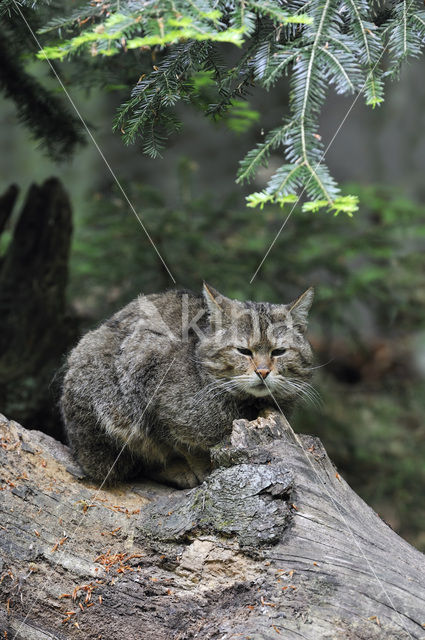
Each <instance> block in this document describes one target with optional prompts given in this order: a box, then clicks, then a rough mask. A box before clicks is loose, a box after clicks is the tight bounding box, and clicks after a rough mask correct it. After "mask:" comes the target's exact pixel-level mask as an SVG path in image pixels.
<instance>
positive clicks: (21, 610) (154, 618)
mask: <svg viewBox="0 0 425 640" xmlns="http://www.w3.org/2000/svg"><path fill="white" fill-rule="evenodd" d="M0 436H1V440H0V442H1V448H0V462H1V472H0V473H1V485H2V486H1V492H0V496H1V506H0V522H1V525H0V549H1V560H0V598H1V606H0V629H1V637H3V636H4V637H5V638H8V639H9V640H10V639H11V638H12V639H14V640H48V639H49V640H52V639H53V638H56V639H57V640H68V639H69V640H71V639H74V638H87V639H89V640H91V639H93V640H95V639H96V640H112V639H115V638H117V639H118V638H123V639H125V640H170V639H173V640H189V639H195V638H202V640H231V639H232V640H233V639H235V640H236V639H241V640H245V639H246V640H248V639H250V640H266V639H267V640H281V639H282V640H283V639H290V640H292V639H293V640H297V639H299V638H302V639H308V640H325V639H326V640H354V639H358V640H374V639H394V640H408V639H409V638H415V639H423V638H425V628H424V626H425V585H424V575H425V557H424V556H423V555H422V554H421V553H420V552H419V551H417V550H416V549H414V548H413V547H412V546H410V545H409V544H408V543H407V542H405V541H404V540H402V539H401V538H400V537H399V536H398V535H397V534H396V533H394V531H392V530H391V529H390V527H388V526H387V525H386V524H385V523H384V522H383V521H382V520H380V518H379V517H378V516H377V515H376V514H375V513H374V512H373V511H372V509H370V508H369V507H368V506H367V505H366V504H365V503H364V502H363V501H362V500H361V499H360V498H359V497H358V496H357V495H356V494H355V493H354V492H353V491H352V490H351V489H350V487H349V486H348V485H347V483H346V482H345V481H344V480H343V478H342V477H341V476H340V475H339V474H338V473H337V471H336V469H335V467H334V466H333V464H332V462H331V461H330V460H329V458H328V456H327V454H326V451H325V450H324V448H323V446H322V445H321V443H320V441H319V440H318V439H317V438H313V437H311V436H304V435H300V436H297V435H295V434H294V432H293V431H292V429H291V427H290V425H289V424H288V423H287V422H286V420H285V419H284V418H283V417H282V416H281V415H279V414H277V413H273V412H271V413H268V414H267V415H264V416H262V417H259V418H258V419H257V420H254V421H252V422H248V421H246V420H237V421H235V422H234V424H233V430H232V433H231V435H230V437H229V438H228V440H227V441H225V442H223V443H221V444H220V445H217V447H215V448H214V450H213V452H212V455H213V460H214V464H215V467H216V468H215V470H214V471H213V473H212V474H211V475H210V476H209V478H207V480H206V481H205V482H204V483H203V484H202V485H200V486H199V487H196V488H195V489H191V490H177V489H172V488H169V487H166V486H162V485H159V484H156V483H154V482H151V481H148V480H146V481H142V480H141V481H140V482H137V483H136V484H132V485H129V484H127V485H124V484H123V485H122V486H119V487H117V488H115V489H113V490H109V489H108V490H104V489H98V488H96V487H95V486H94V485H91V484H90V483H87V482H85V481H82V480H81V478H79V477H78V476H79V475H80V474H79V469H78V467H77V466H76V465H75V463H74V462H73V461H72V459H71V456H70V453H69V450H68V448H67V447H66V446H65V445H63V444H61V443H59V442H56V441H55V440H53V439H52V438H51V437H50V436H47V435H45V434H43V433H40V432H36V431H27V430H26V429H24V428H23V427H21V426H20V425H18V424H17V423H16V422H13V421H8V420H7V419H6V418H4V417H2V418H1V419H0Z"/></svg>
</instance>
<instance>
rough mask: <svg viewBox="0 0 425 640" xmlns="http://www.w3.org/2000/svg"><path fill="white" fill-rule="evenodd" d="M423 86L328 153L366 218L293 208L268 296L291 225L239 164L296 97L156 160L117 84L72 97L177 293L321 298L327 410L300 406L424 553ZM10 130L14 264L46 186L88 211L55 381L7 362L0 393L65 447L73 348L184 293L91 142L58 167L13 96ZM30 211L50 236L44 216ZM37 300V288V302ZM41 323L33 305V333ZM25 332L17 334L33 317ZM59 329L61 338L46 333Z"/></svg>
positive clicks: (77, 223)
mask: <svg viewBox="0 0 425 640" xmlns="http://www.w3.org/2000/svg"><path fill="white" fill-rule="evenodd" d="M229 47H230V45H229ZM65 69H66V67H65ZM68 72H69V73H70V74H71V68H69V69H68ZM31 73H32V74H33V75H34V76H35V77H36V78H37V79H38V80H39V81H40V82H41V83H42V84H43V85H44V86H46V87H48V88H49V89H50V90H52V91H53V92H54V93H57V95H58V96H60V95H61V93H62V92H61V89H60V87H59V85H58V83H57V81H56V79H55V78H54V77H53V76H52V75H51V74H50V73H49V68H48V65H47V63H45V62H42V61H40V62H34V63H32V64H31ZM422 80H423V62H422V61H416V62H413V63H410V65H408V66H405V67H404V69H403V71H402V74H401V78H400V81H399V82H398V83H394V84H392V85H390V86H389V87H388V92H387V97H386V100H385V102H384V104H383V105H382V106H381V107H380V108H379V109H375V110H371V109H368V108H366V107H365V106H364V105H363V103H362V101H360V100H359V101H358V103H356V105H355V107H354V108H353V110H352V111H351V113H350V115H349V117H348V119H347V120H346V122H345V123H344V125H343V127H342V129H341V131H340V132H339V134H338V136H337V137H336V139H335V141H334V143H333V145H332V147H331V149H330V150H329V152H328V154H327V162H328V164H329V166H330V168H331V171H332V173H333V175H334V176H335V177H336V179H337V180H339V181H340V182H341V183H342V184H344V185H346V188H347V191H348V189H349V191H350V193H355V194H358V196H359V198H360V210H359V211H358V212H357V213H356V214H355V216H354V217H353V218H348V217H347V216H345V215H343V214H342V215H340V216H338V217H336V218H335V217H333V216H332V215H331V214H330V213H327V212H325V211H323V210H322V211H321V212H319V213H303V212H301V211H300V210H296V211H294V213H293V215H292V216H291V217H290V219H289V220H288V222H287V224H286V225H285V227H284V228H283V230H282V232H281V233H280V235H279V238H278V240H277V242H276V244H275V245H274V246H273V248H272V250H271V251H270V254H269V255H268V257H267V259H266V260H265V262H264V264H263V265H262V267H261V269H260V270H259V272H258V274H257V275H256V277H255V279H254V280H253V282H252V283H250V280H251V278H252V276H253V274H254V272H255V271H256V269H257V267H258V265H259V264H260V262H261V260H262V258H263V257H264V254H265V252H266V251H267V249H268V248H269V246H270V244H271V242H272V240H273V238H274V237H275V235H276V233H277V231H278V230H279V228H280V227H281V225H282V222H283V221H284V219H285V217H286V215H287V212H286V211H282V209H280V208H278V207H275V208H274V207H270V206H269V207H265V208H264V209H263V210H252V209H247V208H246V207H245V202H244V196H245V195H246V193H248V190H247V189H244V188H241V187H238V186H236V185H235V174H236V170H237V165H238V161H239V159H240V158H241V157H242V156H243V155H244V154H245V153H246V151H247V150H249V149H250V148H252V147H253V146H254V144H255V143H256V142H258V141H261V139H262V135H263V134H262V131H263V130H264V129H267V128H269V127H271V126H274V125H275V123H276V122H277V121H279V120H280V118H281V117H282V111H284V110H285V108H286V105H287V104H288V87H287V86H286V85H285V83H282V84H281V85H279V86H278V87H277V88H276V90H275V91H274V92H273V93H271V94H266V93H264V91H262V92H259V91H256V90H255V89H253V90H252V93H251V96H250V97H249V99H250V109H249V110H246V108H241V109H240V110H238V109H237V108H235V109H233V111H232V112H231V113H230V115H229V116H228V117H227V118H225V119H224V120H223V121H221V122H220V123H214V122H212V121H210V120H207V119H206V118H204V117H203V116H201V115H199V114H197V113H196V112H195V111H194V110H193V109H192V108H191V107H190V106H184V107H181V114H180V115H181V117H182V119H183V122H184V128H183V131H182V133H181V134H180V135H178V136H177V135H176V136H174V137H173V138H172V140H171V143H170V145H169V146H168V148H167V150H166V152H165V153H164V158H163V159H157V160H152V159H149V158H147V157H145V156H143V155H142V154H141V153H140V149H139V148H138V147H137V146H134V147H125V146H124V145H123V143H122V140H121V138H120V135H119V134H118V133H115V134H114V133H112V127H111V121H112V117H113V115H114V112H115V110H116V107H117V106H118V104H119V103H120V100H122V94H121V95H120V92H119V87H116V86H106V87H102V88H90V87H89V86H87V88H84V87H80V88H75V87H73V88H72V89H71V90H70V92H71V95H72V98H73V100H74V102H75V104H76V105H77V107H78V109H79V110H80V112H81V115H82V117H83V118H84V120H85V121H86V122H87V123H88V124H89V127H90V128H91V130H92V132H93V135H94V137H95V139H96V142H97V143H98V145H99V147H100V149H101V150H102V152H103V154H104V155H105V157H106V159H107V161H108V162H109V163H110V165H111V167H112V169H113V171H114V172H115V174H116V176H117V178H118V180H119V181H120V183H121V184H122V186H123V188H124V190H125V192H126V193H127V195H128V198H129V199H130V201H131V202H132V204H133V205H134V208H135V210H136V211H137V212H138V214H139V215H140V217H141V219H142V220H143V223H144V224H145V226H146V227H147V229H148V230H149V233H150V234H151V236H152V238H153V240H154V242H155V243H156V245H157V246H158V248H159V250H160V252H161V254H162V255H163V257H164V259H165V261H166V263H167V265H168V266H169V268H170V270H171V271H172V273H173V275H174V277H175V279H176V281H177V286H179V287H187V288H191V289H194V290H199V289H200V287H201V285H202V280H203V279H205V280H207V281H208V282H210V283H211V284H212V285H213V286H214V287H217V288H218V289H219V290H221V291H222V292H223V293H225V294H226V295H228V296H233V297H237V298H240V299H254V300H268V301H271V302H288V301H290V300H291V299H292V298H293V297H295V296H296V295H297V294H299V293H301V292H302V291H303V290H304V289H306V288H307V287H308V286H310V285H313V286H314V287H315V288H316V301H315V304H314V306H313V309H312V313H311V327H310V337H311V342H312V344H313V346H314V348H315V351H316V354H317V366H318V368H317V372H316V376H315V382H314V385H315V387H316V388H317V390H318V391H319V393H320V395H321V398H322V402H321V404H320V406H309V405H304V406H301V407H300V408H299V409H298V412H297V414H296V417H295V420H294V425H293V426H294V427H295V428H296V430H298V431H300V432H304V433H311V434H315V435H318V436H319V437H320V438H321V439H322V441H323V443H324V445H325V447H326V449H327V451H328V453H329V455H330V456H331V458H332V459H333V461H334V462H335V464H336V465H337V467H338V469H339V470H340V472H341V473H342V474H343V475H344V477H345V478H346V479H347V481H348V482H349V483H350V484H351V486H352V487H353V488H354V490H355V491H357V492H358V493H359V494H360V495H361V496H362V497H363V498H364V499H365V500H366V501H367V502H368V503H369V504H370V505H371V506H372V507H373V508H374V509H375V510H376V511H377V512H378V513H379V514H380V515H381V516H382V517H383V518H384V519H385V520H386V521H387V522H388V523H389V524H390V525H391V526H392V527H393V528H394V529H396V530H397V531H398V532H399V533H400V534H401V535H402V536H403V537H405V538H406V539H408V540H409V541H410V542H411V543H412V544H414V545H416V546H417V547H418V548H419V549H421V550H424V551H425V502H424V501H425V498H424V486H425V463H424V460H425V325H424V319H425V251H424V250H425V182H424V179H423V175H424V169H425V133H424V132H425V108H424V107H425V84H424V83H423V81H422ZM86 84H87V85H89V84H90V83H89V82H87V83H86ZM64 99H65V98H64ZM351 102H352V101H351V100H349V99H345V98H341V97H338V96H335V95H334V94H331V95H330V96H329V99H328V101H327V103H326V107H325V109H324V112H323V113H322V116H321V132H322V136H323V138H324V139H325V140H330V139H331V137H332V136H333V134H334V133H335V130H336V128H337V126H338V124H339V123H340V122H341V120H342V118H343V117H344V115H345V113H346V112H347V109H348V108H349V106H350V104H351ZM0 118H1V122H2V127H1V129H0V141H1V148H2V153H1V155H0V193H6V191H7V190H8V189H9V187H10V185H12V184H16V185H17V186H18V188H19V195H18V196H17V200H16V203H15V205H14V207H13V214H12V215H11V217H10V218H9V219H8V221H7V223H6V224H5V229H4V231H3V233H2V235H1V244H0V260H2V261H3V262H5V260H6V256H7V252H8V249H9V248H10V246H11V240H12V238H13V234H14V233H16V222H17V219H18V214H19V211H20V210H21V208H22V206H23V204H24V201H25V197H26V193H27V190H28V188H29V187H30V185H31V184H33V183H36V184H39V185H41V184H42V183H43V182H44V181H45V180H46V179H47V178H49V177H51V176H56V177H57V178H59V179H60V180H61V182H62V184H63V185H64V187H65V189H66V191H67V193H68V195H69V198H70V202H71V206H72V212H73V218H72V220H73V236H72V248H71V254H70V259H69V274H68V278H69V281H68V286H67V302H66V314H67V317H68V318H69V327H70V333H69V335H68V337H67V340H64V341H63V342H60V341H58V348H57V352H56V353H52V359H51V362H50V363H49V366H47V368H46V367H44V364H45V363H44V364H43V367H44V369H43V372H42V373H40V370H41V369H42V368H43V367H42V366H41V365H40V363H38V364H37V363H35V365H34V367H33V371H32V372H31V374H30V375H29V374H28V372H27V373H26V374H25V376H23V374H22V370H19V367H17V366H16V362H14V363H13V366H12V363H11V361H10V360H8V358H7V357H6V358H5V357H3V358H2V362H1V363H0V376H1V380H2V382H3V383H4V384H3V389H6V388H7V390H6V391H4V390H3V391H2V392H0V394H1V393H3V395H2V396H1V399H2V402H3V406H1V410H2V411H3V412H4V413H6V414H7V415H8V417H9V418H14V419H16V420H18V421H21V422H22V423H23V424H24V426H26V427H30V428H37V429H41V430H47V431H48V432H49V433H52V434H54V435H56V436H58V435H60V426H59V422H58V420H59V419H58V416H57V414H56V413H55V406H56V401H57V389H56V386H57V385H55V382H54V380H53V378H54V376H55V374H56V372H57V371H58V370H59V369H60V366H61V363H62V362H63V359H64V357H65V355H66V351H67V350H68V349H69V348H70V347H71V345H72V344H73V343H75V342H76V341H77V340H78V336H79V335H81V333H83V332H84V331H86V330H88V329H90V328H92V327H95V326H96V325H98V324H99V323H100V322H101V321H102V320H104V319H105V318H107V317H108V316H109V315H111V314H112V313H114V312H115V311H116V310H117V309H119V308H120V307H121V306H123V305H124V304H126V303H127V302H128V301H130V300H131V299H132V298H133V297H134V296H136V295H137V294H138V293H141V292H142V293H150V292H154V291H158V290H163V289H165V288H169V287H171V286H173V283H172V281H171V279H170V277H169V275H168V274H167V272H166V270H165V269H164V268H163V266H162V264H161V262H160V260H159V259H158V257H157V255H156V254H155V252H154V251H153V249H152V246H151V245H150V243H149V241H148V239H147V237H146V235H145V234H144V232H143V230H142V228H141V226H140V225H139V223H138V221H137V219H136V217H135V216H134V214H133V212H132V211H131V209H130V208H129V206H128V203H127V202H126V201H125V199H124V197H123V195H122V193H121V192H120V191H119V189H118V188H117V185H116V184H115V182H114V180H113V179H112V177H111V173H110V171H109V170H108V168H107V166H106V164H105V162H104V161H103V160H102V158H101V157H100V155H99V153H98V150H97V149H96V147H95V146H94V144H93V143H92V142H91V141H90V139H87V143H86V144H85V145H82V146H80V147H78V148H77V150H76V151H75V153H74V154H73V156H72V157H71V158H70V159H68V160H66V161H63V162H59V161H57V160H56V161H53V160H51V159H49V158H48V157H47V156H46V154H45V153H44V151H43V149H42V148H40V145H39V144H38V143H37V142H36V141H35V140H34V139H33V138H32V137H31V135H30V134H29V132H28V130H27V128H26V127H25V126H24V125H23V124H22V122H21V121H20V120H19V118H18V115H17V110H16V106H15V105H14V103H13V102H12V101H11V100H7V99H6V97H4V96H2V97H1V98H0ZM277 162H278V160H277V159H275V158H274V157H273V155H272V157H271V161H270V166H269V168H267V169H262V170H261V171H260V172H259V174H258V175H257V178H256V183H255V185H254V187H255V189H261V188H263V186H264V184H265V183H266V182H267V180H268V179H269V177H270V175H271V173H272V172H273V169H274V167H275V166H276V164H277ZM10 197H11V196H10V193H9V199H10ZM34 197H35V196H34V193H33V198H34ZM6 200H7V198H6ZM6 200H5V198H3V199H2V204H3V205H4V203H5V201H6ZM41 206H42V205H41ZM0 209H1V207H0ZM31 215H32V216H33V217H32V218H31V221H32V224H33V225H34V229H36V228H37V224H38V222H37V216H36V213H34V212H33V213H32V214H31ZM0 217H1V216H0ZM0 264H1V263H0ZM64 277H66V276H65V275H64ZM1 284H2V282H1V278H0V287H1ZM0 295H3V297H2V303H3V304H9V306H10V305H13V304H14V301H13V300H14V298H13V291H12V292H8V296H9V297H7V296H5V295H4V292H3V294H2V293H1V291H0ZM31 295H32V293H31V290H28V289H27V290H26V293H25V296H29V297H31ZM25 300H26V301H27V302H28V305H30V300H29V299H27V298H25ZM5 301H6V302H5ZM25 303H26V302H25V301H24V303H23V304H25ZM42 311H43V310H41V309H37V307H36V306H35V307H34V309H33V310H32V314H33V316H32V317H33V318H34V322H36V318H37V315H38V314H39V313H40V314H41V315H42ZM43 317H44V316H43ZM46 317H47V318H48V315H47V316H46ZM13 322H15V323H17V324H16V326H18V324H19V322H20V319H19V316H17V317H15V318H14V320H13ZM43 322H44V320H43ZM44 330H45V332H46V334H47V335H48V334H49V331H50V327H49V325H48V323H46V324H45V325H44ZM24 343H25V339H22V336H20V337H19V341H18V343H17V344H16V345H14V352H15V353H16V357H17V360H18V361H19V362H20V363H21V364H22V363H23V362H24V361H26V360H28V358H29V356H28V352H27V345H25V344H24ZM7 346H8V345H3V348H4V352H5V351H6V350H7ZM8 353H9V352H8ZM38 374H40V375H38ZM11 390H13V392H12V391H11ZM34 390H36V393H35V392H34ZM35 396H36V400H34V397H35Z"/></svg>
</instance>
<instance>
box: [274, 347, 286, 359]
mask: <svg viewBox="0 0 425 640" xmlns="http://www.w3.org/2000/svg"><path fill="white" fill-rule="evenodd" d="M285 352H286V349H273V351H272V356H273V358H275V357H276V356H283V354H284V353H285Z"/></svg>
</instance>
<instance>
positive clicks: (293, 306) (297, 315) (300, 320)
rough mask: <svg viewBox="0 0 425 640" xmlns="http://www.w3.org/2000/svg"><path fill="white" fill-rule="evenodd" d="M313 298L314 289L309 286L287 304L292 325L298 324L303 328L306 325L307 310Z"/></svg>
mask: <svg viewBox="0 0 425 640" xmlns="http://www.w3.org/2000/svg"><path fill="white" fill-rule="evenodd" d="M313 298H314V289H313V287H310V288H309V289H307V291H304V293H302V294H301V295H300V296H299V297H298V298H296V299H295V300H293V301H292V302H290V303H289V304H288V305H287V309H288V311H289V313H290V314H291V316H292V319H293V321H294V325H299V326H301V327H302V328H303V329H305V328H306V327H307V321H308V312H309V311H310V307H311V305H312V302H313Z"/></svg>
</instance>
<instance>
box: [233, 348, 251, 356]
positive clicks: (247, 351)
mask: <svg viewBox="0 0 425 640" xmlns="http://www.w3.org/2000/svg"><path fill="white" fill-rule="evenodd" d="M236 348H237V350H238V351H239V353H241V354H242V355H243V356H252V351H251V349H245V347H236Z"/></svg>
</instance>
